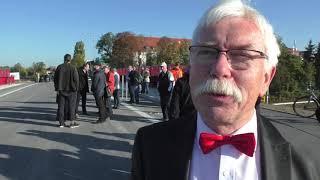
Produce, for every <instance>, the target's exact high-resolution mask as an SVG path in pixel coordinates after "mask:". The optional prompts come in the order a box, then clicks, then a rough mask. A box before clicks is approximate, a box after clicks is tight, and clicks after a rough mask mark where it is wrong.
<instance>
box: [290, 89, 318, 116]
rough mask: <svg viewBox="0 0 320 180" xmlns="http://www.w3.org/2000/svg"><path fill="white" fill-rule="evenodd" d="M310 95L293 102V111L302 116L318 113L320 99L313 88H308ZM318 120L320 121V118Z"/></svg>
mask: <svg viewBox="0 0 320 180" xmlns="http://www.w3.org/2000/svg"><path fill="white" fill-rule="evenodd" d="M307 91H308V92H309V95H306V96H301V97H298V98H296V100H295V101H294V102H293V105H292V106H293V111H294V112H295V113H296V114H297V115H298V116H301V117H308V118H310V117H312V116H314V115H316V111H317V109H318V108H319V107H320V99H319V98H318V97H317V95H316V94H315V93H314V89H313V88H308V89H307ZM317 120H318V121H319V122H320V120H319V118H318V117H317Z"/></svg>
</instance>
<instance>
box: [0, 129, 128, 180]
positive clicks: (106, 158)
mask: <svg viewBox="0 0 320 180" xmlns="http://www.w3.org/2000/svg"><path fill="white" fill-rule="evenodd" d="M96 133H98V132H96ZM19 134H22V135H27V136H34V137H39V138H43V139H46V140H49V141H54V142H58V143H57V146H59V149H49V150H44V149H45V147H42V148H43V149H40V148H30V147H19V146H11V145H0V174H1V175H3V176H5V177H7V178H9V179H19V180H20V179H21V180H34V179H43V180H56V179H63V180H69V179H70V180H75V179H76V180H78V179H79V180H82V179H83V180H87V179H110V180H113V179H114V180H125V179H128V178H129V171H130V157H128V156H130V152H131V148H132V145H130V144H129V143H128V142H127V141H119V140H117V141H115V140H110V139H105V138H104V139H101V138H97V137H93V136H88V135H79V134H71V133H64V132H43V131H38V130H28V131H26V132H20V133H19ZM106 135H111V136H112V135H114V136H119V135H120V134H119V133H116V134H112V133H107V134H106ZM120 136H127V137H133V136H134V135H133V134H127V135H125V134H122V135H120ZM59 143H62V144H59ZM66 146H72V147H71V148H72V149H74V150H72V151H67V150H61V149H63V147H66ZM68 149H70V147H68ZM115 152H118V154H117V153H115ZM119 154H122V155H121V156H122V157H120V155H119ZM123 154H127V155H123ZM123 156H125V157H123ZM54 167H59V168H54Z"/></svg>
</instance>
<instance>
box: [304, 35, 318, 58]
mask: <svg viewBox="0 0 320 180" xmlns="http://www.w3.org/2000/svg"><path fill="white" fill-rule="evenodd" d="M315 48H316V47H315V45H314V44H313V43H312V40H310V41H309V43H308V45H307V46H306V48H305V49H306V51H305V52H304V53H303V59H304V61H305V62H312V61H313V59H312V57H313V56H314V51H315Z"/></svg>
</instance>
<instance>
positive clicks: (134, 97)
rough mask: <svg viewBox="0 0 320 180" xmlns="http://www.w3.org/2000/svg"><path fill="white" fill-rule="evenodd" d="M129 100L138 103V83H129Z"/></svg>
mask: <svg viewBox="0 0 320 180" xmlns="http://www.w3.org/2000/svg"><path fill="white" fill-rule="evenodd" d="M129 90H130V94H131V95H130V102H131V103H134V102H135V103H139V91H140V88H139V85H130V88H129Z"/></svg>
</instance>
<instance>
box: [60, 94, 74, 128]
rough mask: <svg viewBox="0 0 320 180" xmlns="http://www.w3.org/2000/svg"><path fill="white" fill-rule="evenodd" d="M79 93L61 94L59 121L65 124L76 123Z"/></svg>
mask: <svg viewBox="0 0 320 180" xmlns="http://www.w3.org/2000/svg"><path fill="white" fill-rule="evenodd" d="M76 95H77V92H59V95H58V111H57V120H58V121H59V123H60V124H63V123H64V122H65V120H71V121H74V120H75V119H76V116H75V112H76V110H75V108H76Z"/></svg>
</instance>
